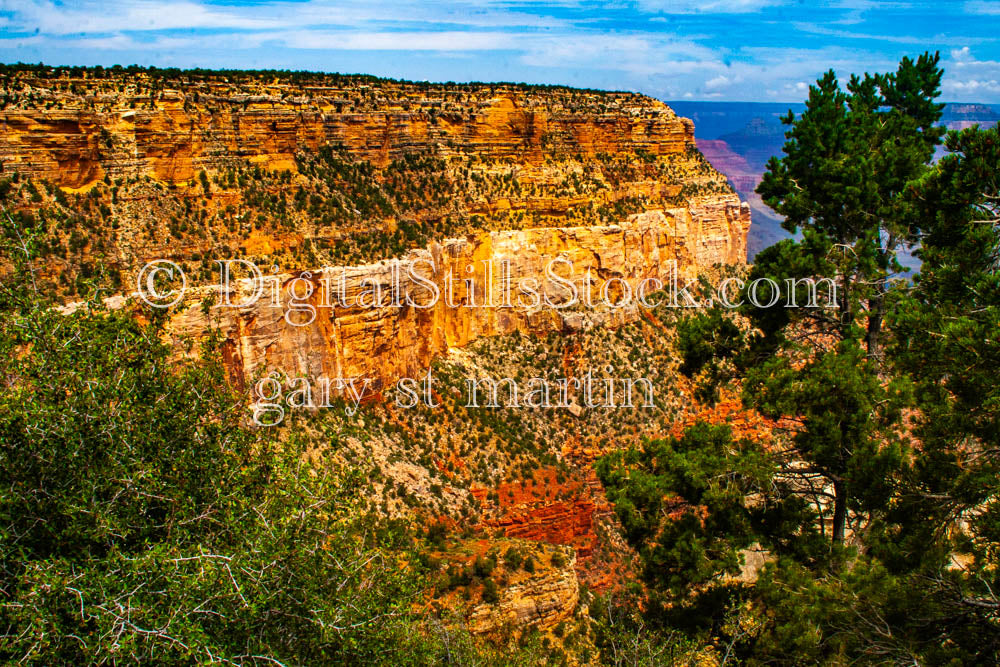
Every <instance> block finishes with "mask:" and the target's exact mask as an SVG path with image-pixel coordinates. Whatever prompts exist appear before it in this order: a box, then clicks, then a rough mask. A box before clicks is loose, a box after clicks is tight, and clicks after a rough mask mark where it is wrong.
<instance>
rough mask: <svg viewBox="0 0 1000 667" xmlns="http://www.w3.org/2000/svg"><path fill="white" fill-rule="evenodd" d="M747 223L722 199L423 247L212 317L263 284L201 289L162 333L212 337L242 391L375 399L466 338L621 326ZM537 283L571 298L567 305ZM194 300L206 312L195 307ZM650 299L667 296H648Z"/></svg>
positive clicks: (727, 248) (709, 259)
mask: <svg viewBox="0 0 1000 667" xmlns="http://www.w3.org/2000/svg"><path fill="white" fill-rule="evenodd" d="M748 224H749V220H748V213H747V209H746V208H745V207H744V206H742V205H741V204H740V203H739V201H738V199H736V198H735V196H731V197H728V198H724V199H720V198H713V199H709V200H707V201H705V202H696V203H695V204H693V205H692V206H691V207H690V208H686V209H672V210H667V211H648V212H646V213H642V214H637V215H633V216H630V217H629V218H628V219H627V220H625V221H623V223H622V224H621V225H611V226H605V227H567V228H534V229H527V230H517V231H503V232H496V231H494V232H484V233H481V234H479V235H477V236H475V237H471V238H462V239H446V240H444V241H442V242H433V243H431V244H430V245H429V246H428V247H427V248H425V249H423V250H419V251H414V252H411V253H409V254H407V255H406V256H405V257H404V258H403V259H402V260H401V261H383V262H379V263H377V264H371V265H365V266H357V267H327V268H324V269H322V270H319V271H315V272H301V273H298V274H295V275H289V274H282V275H279V276H275V277H274V281H273V282H272V283H270V284H269V285H270V288H271V289H268V290H266V293H265V294H263V295H261V296H260V297H259V298H257V299H256V301H255V302H254V304H253V305H252V306H249V307H246V308H235V307H222V306H221V304H225V303H228V304H241V303H244V302H245V301H246V300H247V299H249V298H251V297H252V296H253V295H254V291H255V289H256V286H257V285H258V284H261V283H263V282H266V280H264V281H261V280H257V281H255V280H253V279H244V280H242V281H240V282H238V283H234V284H233V285H231V286H230V287H231V288H232V289H230V290H226V291H223V290H220V289H218V287H217V286H215V287H202V288H199V289H196V290H193V291H191V292H190V294H189V298H188V299H187V300H186V301H185V302H184V303H183V304H181V305H179V306H178V307H177V309H175V310H174V311H173V312H172V317H171V320H170V327H169V330H170V332H171V333H172V334H173V335H174V336H176V337H177V339H178V340H180V339H184V338H189V337H197V336H199V335H200V334H202V333H204V332H206V331H208V330H210V329H212V328H216V327H217V328H218V329H219V330H220V331H221V333H222V335H223V337H224V339H225V340H226V346H227V347H226V349H227V351H228V355H227V356H228V360H229V361H230V362H231V363H232V365H233V368H234V370H236V371H238V372H239V374H240V375H242V376H243V377H246V378H249V377H252V376H254V375H255V374H257V373H258V372H259V371H267V372H269V371H272V370H277V371H280V372H282V373H284V374H286V375H288V376H289V377H298V376H303V377H312V378H316V377H328V378H366V379H370V380H371V381H372V387H373V388H375V389H381V388H384V387H386V386H388V385H389V384H390V383H391V382H393V381H395V380H396V379H398V378H400V377H416V373H418V371H419V370H420V369H422V368H427V367H428V366H429V365H430V362H431V361H432V360H433V359H434V358H435V357H436V356H438V355H441V354H444V353H446V352H447V351H448V350H449V349H452V348H460V347H463V346H465V345H466V344H468V343H469V342H470V341H473V340H476V339H478V338H480V337H484V336H494V335H502V334H509V333H512V332H514V331H522V332H536V333H537V332H547V331H568V330H579V329H583V328H588V327H590V326H594V325H596V324H607V325H616V324H621V323H624V322H628V321H634V320H635V319H637V318H638V317H639V312H640V308H641V304H640V303H639V297H640V296H641V295H643V294H645V295H649V294H651V293H652V292H653V291H655V290H656V289H657V287H662V288H664V289H666V290H667V291H668V292H669V290H670V286H671V285H672V284H675V283H676V284H677V285H678V286H679V287H682V286H683V284H684V283H685V281H686V280H688V279H691V278H693V277H694V276H695V275H696V273H697V270H698V268H699V267H704V266H710V265H711V264H713V263H738V262H739V260H740V258H742V257H743V255H744V253H745V245H744V242H745V238H746V237H745V234H746V229H747V226H748ZM551 272H554V273H555V275H556V276H557V277H558V278H560V279H562V280H564V281H570V282H572V283H574V284H575V285H576V290H577V294H578V297H577V301H578V303H577V304H576V305H572V304H570V301H569V299H571V298H572V297H571V292H570V288H569V287H567V286H565V284H562V285H561V284H560V283H559V282H558V281H556V279H555V278H553V277H552V276H551ZM588 285H589V288H588ZM430 286H433V289H436V290H437V294H436V295H435V293H434V291H433V289H432V288H431V287H430ZM524 286H527V287H528V288H533V289H535V290H536V292H537V296H532V294H531V292H530V289H529V290H521V289H519V287H524ZM306 294H310V296H309V297H308V298H304V295H306ZM273 295H276V300H277V301H279V302H280V304H279V305H275V299H274V298H272V296H273ZM379 295H381V296H379ZM588 295H589V297H588ZM206 297H209V298H210V299H211V301H213V302H215V304H216V306H217V307H212V308H208V309H206V308H203V307H202V305H201V304H202V301H203V300H204V299H205V298H206ZM297 297H302V298H297ZM545 297H549V301H550V303H551V305H550V304H547V303H545V302H544V298H545ZM588 298H589V302H588V301H587V299H588ZM657 298H658V299H663V298H669V297H666V296H662V295H660V296H658V297H650V299H651V300H656V299H657ZM393 301H395V302H396V303H392V302H393ZM536 301H541V303H536ZM379 302H381V303H385V304H386V305H376V303H379ZM408 302H409V303H412V305H408ZM343 304H347V305H343ZM619 304H621V305H620V307H617V306H619ZM306 309H309V311H308V312H306ZM310 319H311V320H312V321H311V322H309V320H310ZM305 322H308V323H305Z"/></svg>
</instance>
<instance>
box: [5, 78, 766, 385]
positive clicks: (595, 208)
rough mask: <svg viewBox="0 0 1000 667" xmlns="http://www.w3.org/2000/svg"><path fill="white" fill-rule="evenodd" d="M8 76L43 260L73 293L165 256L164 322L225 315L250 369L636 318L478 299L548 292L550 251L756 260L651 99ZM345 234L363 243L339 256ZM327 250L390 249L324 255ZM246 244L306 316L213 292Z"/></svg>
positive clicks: (402, 355)
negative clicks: (47, 254) (329, 294)
mask: <svg viewBox="0 0 1000 667" xmlns="http://www.w3.org/2000/svg"><path fill="white" fill-rule="evenodd" d="M0 83H2V86H3V90H4V93H3V97H2V98H0V99H2V107H0V166H2V173H3V174H17V175H18V177H19V178H20V180H21V182H22V183H23V182H24V180H25V179H26V178H27V179H30V180H31V181H35V182H39V183H42V184H43V185H44V186H45V187H43V188H37V187H36V188H33V189H32V190H30V191H27V190H25V189H24V188H21V190H20V191H19V194H18V196H19V197H20V203H19V204H17V206H19V207H23V208H24V209H26V210H28V211H29V212H32V213H37V214H38V219H40V220H44V221H45V222H44V224H46V225H48V226H49V234H50V235H51V238H50V239H48V240H47V241H46V243H45V244H44V247H45V248H47V249H49V250H50V251H51V252H54V253H56V256H57V257H60V258H59V259H58V261H53V262H50V263H49V265H48V266H47V267H46V270H45V271H43V274H44V277H46V278H47V279H50V280H51V281H52V284H53V286H54V288H56V289H61V287H60V285H66V284H69V286H70V288H76V289H75V291H71V292H70V293H76V294H79V293H81V290H80V289H78V288H77V287H78V286H79V285H81V284H82V282H81V280H82V279H83V278H87V279H92V277H94V276H100V275H105V274H108V273H111V274H113V278H114V282H113V283H112V285H111V288H112V289H116V290H118V291H122V292H124V293H126V294H127V293H128V291H129V289H128V288H129V287H130V286H134V285H135V284H136V278H137V276H138V274H139V270H140V269H141V267H142V265H143V264H144V263H145V262H147V261H149V260H150V259H156V258H159V257H169V258H170V259H172V260H174V261H176V262H178V264H179V265H181V266H182V267H184V268H185V269H186V270H187V271H188V272H189V273H191V274H192V278H191V283H192V287H193V289H191V290H190V291H189V294H188V295H187V296H188V298H187V300H186V301H185V302H183V303H182V304H180V305H179V306H178V307H176V308H174V309H173V310H171V313H170V327H169V328H170V331H171V333H172V334H174V335H176V336H177V337H178V339H180V338H191V337H195V338H197V337H198V336H200V335H203V334H204V333H205V332H206V331H208V330H209V329H212V328H215V327H218V328H219V329H220V330H221V331H222V334H223V337H224V339H225V345H224V350H225V354H226V357H227V360H228V362H229V363H230V366H231V367H232V369H233V374H234V376H235V377H238V378H241V379H244V380H245V379H249V378H251V377H253V375H254V374H255V373H258V372H260V371H267V370H272V369H273V370H280V371H282V372H284V373H287V374H288V375H289V376H309V377H351V378H370V379H371V380H372V381H373V386H374V388H376V389H378V388H381V387H385V386H387V385H388V384H389V383H391V382H392V381H393V380H395V379H396V378H399V377H402V376H407V375H411V376H412V375H413V374H414V373H416V372H417V371H419V370H420V369H421V368H426V367H427V366H428V365H429V364H430V362H431V361H432V360H433V359H434V358H435V357H436V356H438V355H442V354H445V353H447V351H448V350H449V349H453V348H459V347H462V346H464V345H466V344H467V343H469V342H470V341H473V340H476V339H478V338H481V337H484V336H494V335H501V334H506V333H511V332H513V331H515V330H517V331H523V332H545V331H563V330H573V329H581V328H586V327H589V326H593V325H595V324H611V325H615V324H620V323H623V322H626V321H631V320H634V319H636V318H637V317H638V316H639V315H638V308H637V307H636V306H635V299H634V298H633V299H632V301H631V303H629V305H624V306H623V307H616V308H607V307H604V308H601V307H597V308H594V307H589V306H587V307H575V308H571V307H565V308H552V307H548V306H545V305H540V306H539V305H532V303H531V298H530V295H526V294H523V293H518V292H517V291H516V290H515V291H514V292H513V293H512V294H511V301H512V307H503V306H494V307H489V306H488V305H487V307H483V305H484V304H490V303H493V304H503V303H506V300H505V299H504V298H503V296H502V294H501V292H502V290H503V289H504V287H503V285H504V284H514V285H523V284H529V285H532V284H533V285H536V286H537V289H538V290H539V291H540V292H543V293H550V294H553V295H555V294H557V293H558V291H559V290H558V289H557V288H556V286H555V285H554V283H558V281H557V280H556V279H555V278H554V277H553V275H552V274H551V273H550V271H549V267H550V266H551V264H550V263H551V262H553V261H555V262H556V263H557V269H556V270H555V273H557V274H559V275H560V276H561V277H562V278H563V279H567V278H568V279H571V280H574V281H576V282H577V283H578V284H580V286H581V292H582V291H584V290H583V289H582V287H583V285H582V283H581V282H580V281H582V280H584V279H585V278H584V277H585V276H588V275H589V280H590V281H592V286H591V289H590V292H591V293H592V294H594V295H596V296H598V297H599V296H600V295H601V294H602V292H601V291H602V289H603V290H605V291H606V294H607V295H608V296H609V297H610V299H611V300H614V301H615V302H616V303H627V302H628V300H627V299H624V301H622V299H623V297H625V296H626V295H627V293H628V292H632V295H633V297H634V296H636V292H637V291H638V288H639V285H640V284H641V283H643V281H648V280H656V281H660V284H665V283H667V284H668V283H669V282H670V281H671V280H674V279H676V280H681V281H683V280H684V279H686V278H690V277H693V276H694V275H696V274H697V273H698V272H699V271H700V270H702V269H706V268H709V267H711V266H713V265H715V264H739V263H743V262H744V261H745V256H746V235H747V231H748V228H749V225H750V214H749V209H748V208H747V206H746V205H745V204H742V203H741V202H740V200H739V198H738V196H737V195H736V194H735V193H733V192H732V190H731V189H730V188H729V186H728V185H727V184H726V183H725V179H724V178H722V177H721V176H720V174H718V172H716V171H715V170H714V169H713V168H712V167H711V165H709V164H708V163H707V162H706V161H705V160H704V158H703V157H702V156H701V154H700V153H699V152H698V150H697V148H696V146H695V141H694V127H693V124H692V123H691V122H690V121H689V120H687V119H684V118H680V117H678V116H677V115H676V114H675V113H674V112H673V111H672V110H671V109H670V108H669V107H667V106H666V105H665V104H663V103H662V102H659V101H656V100H653V99H650V98H648V97H645V96H642V95H636V94H632V93H607V92H600V91H587V90H575V89H569V88H559V87H538V86H522V85H507V84H497V85H489V84H460V85H459V84H421V83H407V82H398V81H391V80H380V79H375V78H374V77H361V76H338V75H322V74H302V73H281V72H263V73H226V72H217V73H212V72H203V71H190V72H182V71H170V72H167V71H158V70H135V71H126V70H121V69H112V70H100V69H96V68H95V69H87V68H71V69H66V70H58V69H51V68H35V67H30V66H23V67H22V68H20V69H19V68H17V67H13V68H5V69H4V70H3V71H2V72H0ZM67 192H68V193H70V194H69V195H67V194H66V193H67ZM46 193H47V194H46ZM53 221H56V222H55V223H54V222H53ZM80 221H82V228H83V229H84V230H85V231H84V233H81V231H80V226H79V223H80ZM70 227H72V231H70ZM400 230H402V231H400ZM389 237H392V238H393V239H394V241H393V243H392V244H385V243H384V241H385V239H386V238H389ZM345 245H351V247H352V248H353V249H354V250H352V253H353V254H352V253H348V254H346V255H345V254H343V253H341V254H340V255H338V254H337V251H338V248H340V247H341V246H345ZM324 248H326V249H328V250H329V252H328V254H327V255H326V256H327V257H330V258H334V259H335V258H336V257H345V256H346V257H350V258H357V257H366V258H371V259H374V260H381V261H372V262H358V263H354V264H351V265H346V266H343V265H340V264H337V265H336V266H333V267H332V268H331V267H329V266H326V265H327V264H334V263H335V262H333V259H331V261H330V262H326V263H325V262H324V261H323V260H324V255H323V253H324V252H326V250H323V249H324ZM355 251H356V252H355ZM60 253H61V255H60ZM234 257H238V258H240V259H244V260H253V261H255V262H259V263H260V264H262V268H263V269H264V271H265V272H267V270H268V267H269V266H270V265H272V264H276V265H279V266H280V267H281V268H280V269H279V270H280V271H283V272H284V273H280V274H278V276H277V281H278V283H279V287H280V288H281V289H287V288H289V287H292V288H294V289H298V290H299V292H298V293H299V294H303V293H304V292H303V290H305V292H309V291H312V292H313V294H312V295H310V296H308V297H307V298H306V297H304V301H305V302H308V304H309V306H310V307H312V308H315V311H316V313H315V317H314V318H313V319H312V320H311V321H309V322H308V323H307V324H303V325H302V326H295V325H293V323H292V319H289V317H287V316H288V315H289V313H288V306H287V301H289V300H291V299H290V298H289V297H288V295H286V296H285V297H284V298H282V299H281V300H282V301H284V302H286V304H285V307H272V306H271V304H270V299H269V298H266V297H265V298H264V299H261V300H258V301H257V302H256V303H255V304H254V305H252V306H250V307H247V308H239V309H236V308H211V307H205V303H203V301H204V300H205V299H206V298H209V299H212V298H214V300H215V301H216V302H218V301H220V300H224V299H225V298H226V297H230V298H231V301H232V302H237V303H238V302H239V300H238V297H239V296H240V294H237V292H240V291H242V292H243V295H244V296H245V294H246V293H247V292H252V291H253V290H252V289H251V288H250V286H248V285H242V286H237V287H234V288H233V293H232V294H230V293H229V292H228V291H225V293H223V292H224V291H223V290H214V291H213V289H212V288H211V287H208V286H206V285H207V283H208V282H209V280H208V277H209V276H210V275H211V274H212V271H211V269H212V268H213V266H212V264H213V261H212V260H216V259H230V258H234ZM393 257H395V258H396V260H399V261H401V262H402V264H403V266H404V267H406V266H410V265H418V266H419V269H418V270H417V272H418V273H419V274H420V275H421V276H422V280H419V279H417V278H416V277H415V276H411V275H408V273H407V272H406V271H405V270H404V271H403V272H402V274H400V271H399V266H398V264H397V262H396V260H391V261H390V259H389V258H393ZM382 258H385V259H382ZM324 267H325V268H324ZM487 267H489V268H487ZM105 269H107V271H106V270H105ZM321 269H322V270H321ZM74 271H75V272H76V275H75V276H73V275H71V274H73V272H74ZM194 274H197V275H194ZM341 275H342V276H343V281H344V292H343V294H344V295H345V297H346V301H347V304H346V305H336V306H332V307H323V306H324V305H325V303H326V302H325V301H323V293H324V290H325V288H324V283H323V281H324V280H326V281H327V283H326V285H328V284H329V281H330V280H333V281H336V280H338V279H339V278H340V276H341ZM68 278H72V279H68ZM467 280H469V281H471V282H470V283H467V282H466V281H467ZM60 281H61V282H60ZM505 281H506V282H505ZM198 283H200V285H199V286H196V287H195V285H197V284H198ZM305 283H309V284H311V285H312V288H309V287H308V286H306V284H305ZM429 285H433V288H434V289H435V290H437V292H438V294H439V295H440V296H439V298H437V299H436V301H434V303H433V305H428V307H417V306H414V305H406V304H405V303H403V304H398V303H396V304H391V305H377V306H374V307H373V306H372V305H371V304H370V303H369V305H367V306H364V305H357V304H356V300H357V299H358V298H359V297H362V298H364V297H365V295H366V294H369V293H370V291H371V290H373V289H374V290H376V291H379V290H386V289H388V290H390V291H391V290H393V289H396V290H397V291H399V292H401V293H402V296H403V297H404V299H405V296H407V295H410V296H413V297H414V298H415V299H416V300H417V301H420V300H421V299H422V300H423V303H425V304H427V303H428V301H429V300H433V299H432V297H431V295H430V294H429V292H428V289H429V287H428V286H429ZM650 285H652V283H647V286H650ZM295 286H297V287H295ZM550 288H551V289H550ZM522 292H523V290H522ZM522 297H524V298H522ZM368 301H369V302H371V301H372V299H370V298H369V299H368ZM522 303H523V304H526V305H519V304H522ZM296 307H297V308H301V304H299V306H296ZM303 317H304V316H303V315H302V313H301V312H298V313H296V314H294V318H293V319H297V322H296V323H297V324H302V323H303V322H304V319H303Z"/></svg>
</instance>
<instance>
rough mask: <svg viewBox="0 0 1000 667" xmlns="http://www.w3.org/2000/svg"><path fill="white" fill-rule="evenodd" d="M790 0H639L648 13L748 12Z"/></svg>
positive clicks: (639, 3)
mask: <svg viewBox="0 0 1000 667" xmlns="http://www.w3.org/2000/svg"><path fill="white" fill-rule="evenodd" d="M789 1H790V0H639V2H638V5H639V10H640V11H642V12H646V13H648V14H653V13H660V14H747V13H752V12H759V11H760V10H761V9H764V8H765V7H773V6H778V5H784V4H787V3H788V2H789Z"/></svg>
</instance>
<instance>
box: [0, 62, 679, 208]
mask: <svg viewBox="0 0 1000 667" xmlns="http://www.w3.org/2000/svg"><path fill="white" fill-rule="evenodd" d="M228 78H229V77H226V76H218V77H207V78H202V79H198V78H191V79H186V80H184V79H178V80H176V81H173V82H171V83H170V85H173V86H176V88H158V87H157V86H156V85H155V84H154V83H149V84H148V85H149V86H150V88H149V92H148V93H147V92H145V91H142V92H140V91H141V90H142V88H143V83H144V82H145V77H144V76H143V75H135V76H132V77H124V78H112V79H100V78H94V77H87V76H83V77H78V78H75V79H62V80H60V79H55V80H52V79H46V78H34V77H28V76H22V77H21V78H19V79H17V82H16V87H18V88H21V87H22V86H24V87H25V88H24V89H25V90H26V92H25V94H24V95H23V96H22V99H23V100H24V101H23V102H22V103H20V104H16V105H14V106H12V107H8V108H6V109H4V110H2V111H0V162H2V163H3V164H4V169H6V170H8V171H10V170H17V171H19V172H20V173H22V174H24V175H27V176H30V177H35V178H41V179H46V180H50V181H52V182H54V183H57V184H59V185H62V186H65V187H71V188H80V187H85V186H87V185H89V184H91V183H93V182H95V181H97V180H99V179H101V178H103V177H104V176H105V174H107V175H108V176H110V177H111V178H119V177H123V176H125V177H128V176H132V177H136V176H152V177H154V178H156V179H158V180H161V181H164V182H168V183H174V184H180V183H183V182H186V181H189V180H191V179H193V178H194V177H195V176H196V174H197V173H198V172H199V171H200V170H203V169H204V170H209V171H211V170H213V169H216V168H218V167H219V166H220V165H223V164H225V162H226V161H227V160H229V159H232V158H234V157H237V158H249V159H252V160H253V161H254V162H255V163H258V164H260V165H262V166H266V167H269V168H273V169H291V168H294V164H295V163H294V157H295V154H296V152H297V151H300V150H316V149H317V148H318V147H320V146H322V145H324V144H333V145H339V146H343V147H344V148H346V149H347V150H348V151H349V152H350V153H351V154H353V155H355V156H357V157H359V158H362V159H365V160H370V161H372V162H374V163H376V164H379V163H386V162H388V161H390V160H392V159H395V158H398V157H400V156H402V155H404V154H407V153H410V152H413V151H423V150H425V149H427V148H428V147H436V148H437V149H439V150H438V154H440V155H444V156H447V155H456V154H474V155H477V156H479V157H481V158H484V159H491V160H493V159H498V160H516V161H519V162H525V163H535V164H538V163H541V162H543V161H544V158H545V156H547V155H549V156H551V155H552V154H553V153H556V152H558V151H573V152H576V153H580V154H581V155H583V156H593V155H595V154H597V153H611V154H613V153H618V152H622V151H634V150H636V149H638V150H642V151H646V152H648V153H650V154H653V155H666V154H669V153H678V152H683V151H684V150H686V149H687V147H688V146H691V145H693V142H694V126H693V124H692V123H691V121H689V120H687V119H684V118H680V117H678V116H677V115H676V114H674V113H673V111H671V110H670V109H669V108H668V107H667V106H666V105H664V104H662V103H660V102H656V101H654V100H651V99H649V98H646V97H643V96H640V95H632V94H627V93H597V92H594V91H571V90H565V89H545V88H530V87H516V86H504V85H496V86H484V85H472V86H458V87H454V88H450V87H448V86H441V85H421V84H405V83H397V82H389V81H383V82H378V83H377V84H376V85H371V84H368V83H366V82H365V81H364V80H361V79H358V80H352V79H350V78H346V79H345V78H341V79H339V80H338V81H339V82H340V83H339V85H326V86H308V85H302V84H296V83H295V82H291V81H273V80H272V81H269V80H267V79H266V78H261V79H257V80H250V81H248V82H244V83H242V84H237V83H229V82H228ZM122 82H124V84H125V85H128V86H129V88H128V90H126V91H124V92H122V91H121V88H124V87H125V85H122ZM8 87H9V88H14V87H15V86H14V85H10V84H8ZM70 87H73V88H75V89H77V90H79V89H81V88H88V87H89V88H90V89H91V91H92V92H91V94H90V95H85V94H79V93H75V94H74V93H71V92H66V91H65V88H70ZM254 93H256V94H254ZM28 99H31V100H33V102H30V103H29V102H27V100H28ZM53 107H54V108H53ZM581 111H585V112H584V113H581Z"/></svg>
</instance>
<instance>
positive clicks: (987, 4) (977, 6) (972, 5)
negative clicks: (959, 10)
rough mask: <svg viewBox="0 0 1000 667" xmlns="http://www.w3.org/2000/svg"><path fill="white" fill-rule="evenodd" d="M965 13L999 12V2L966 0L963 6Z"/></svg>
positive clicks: (994, 0)
mask: <svg viewBox="0 0 1000 667" xmlns="http://www.w3.org/2000/svg"><path fill="white" fill-rule="evenodd" d="M963 9H964V10H965V12H966V13H967V14H1000V2H996V0H977V1H976V2H967V3H965V6H964V7H963Z"/></svg>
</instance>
